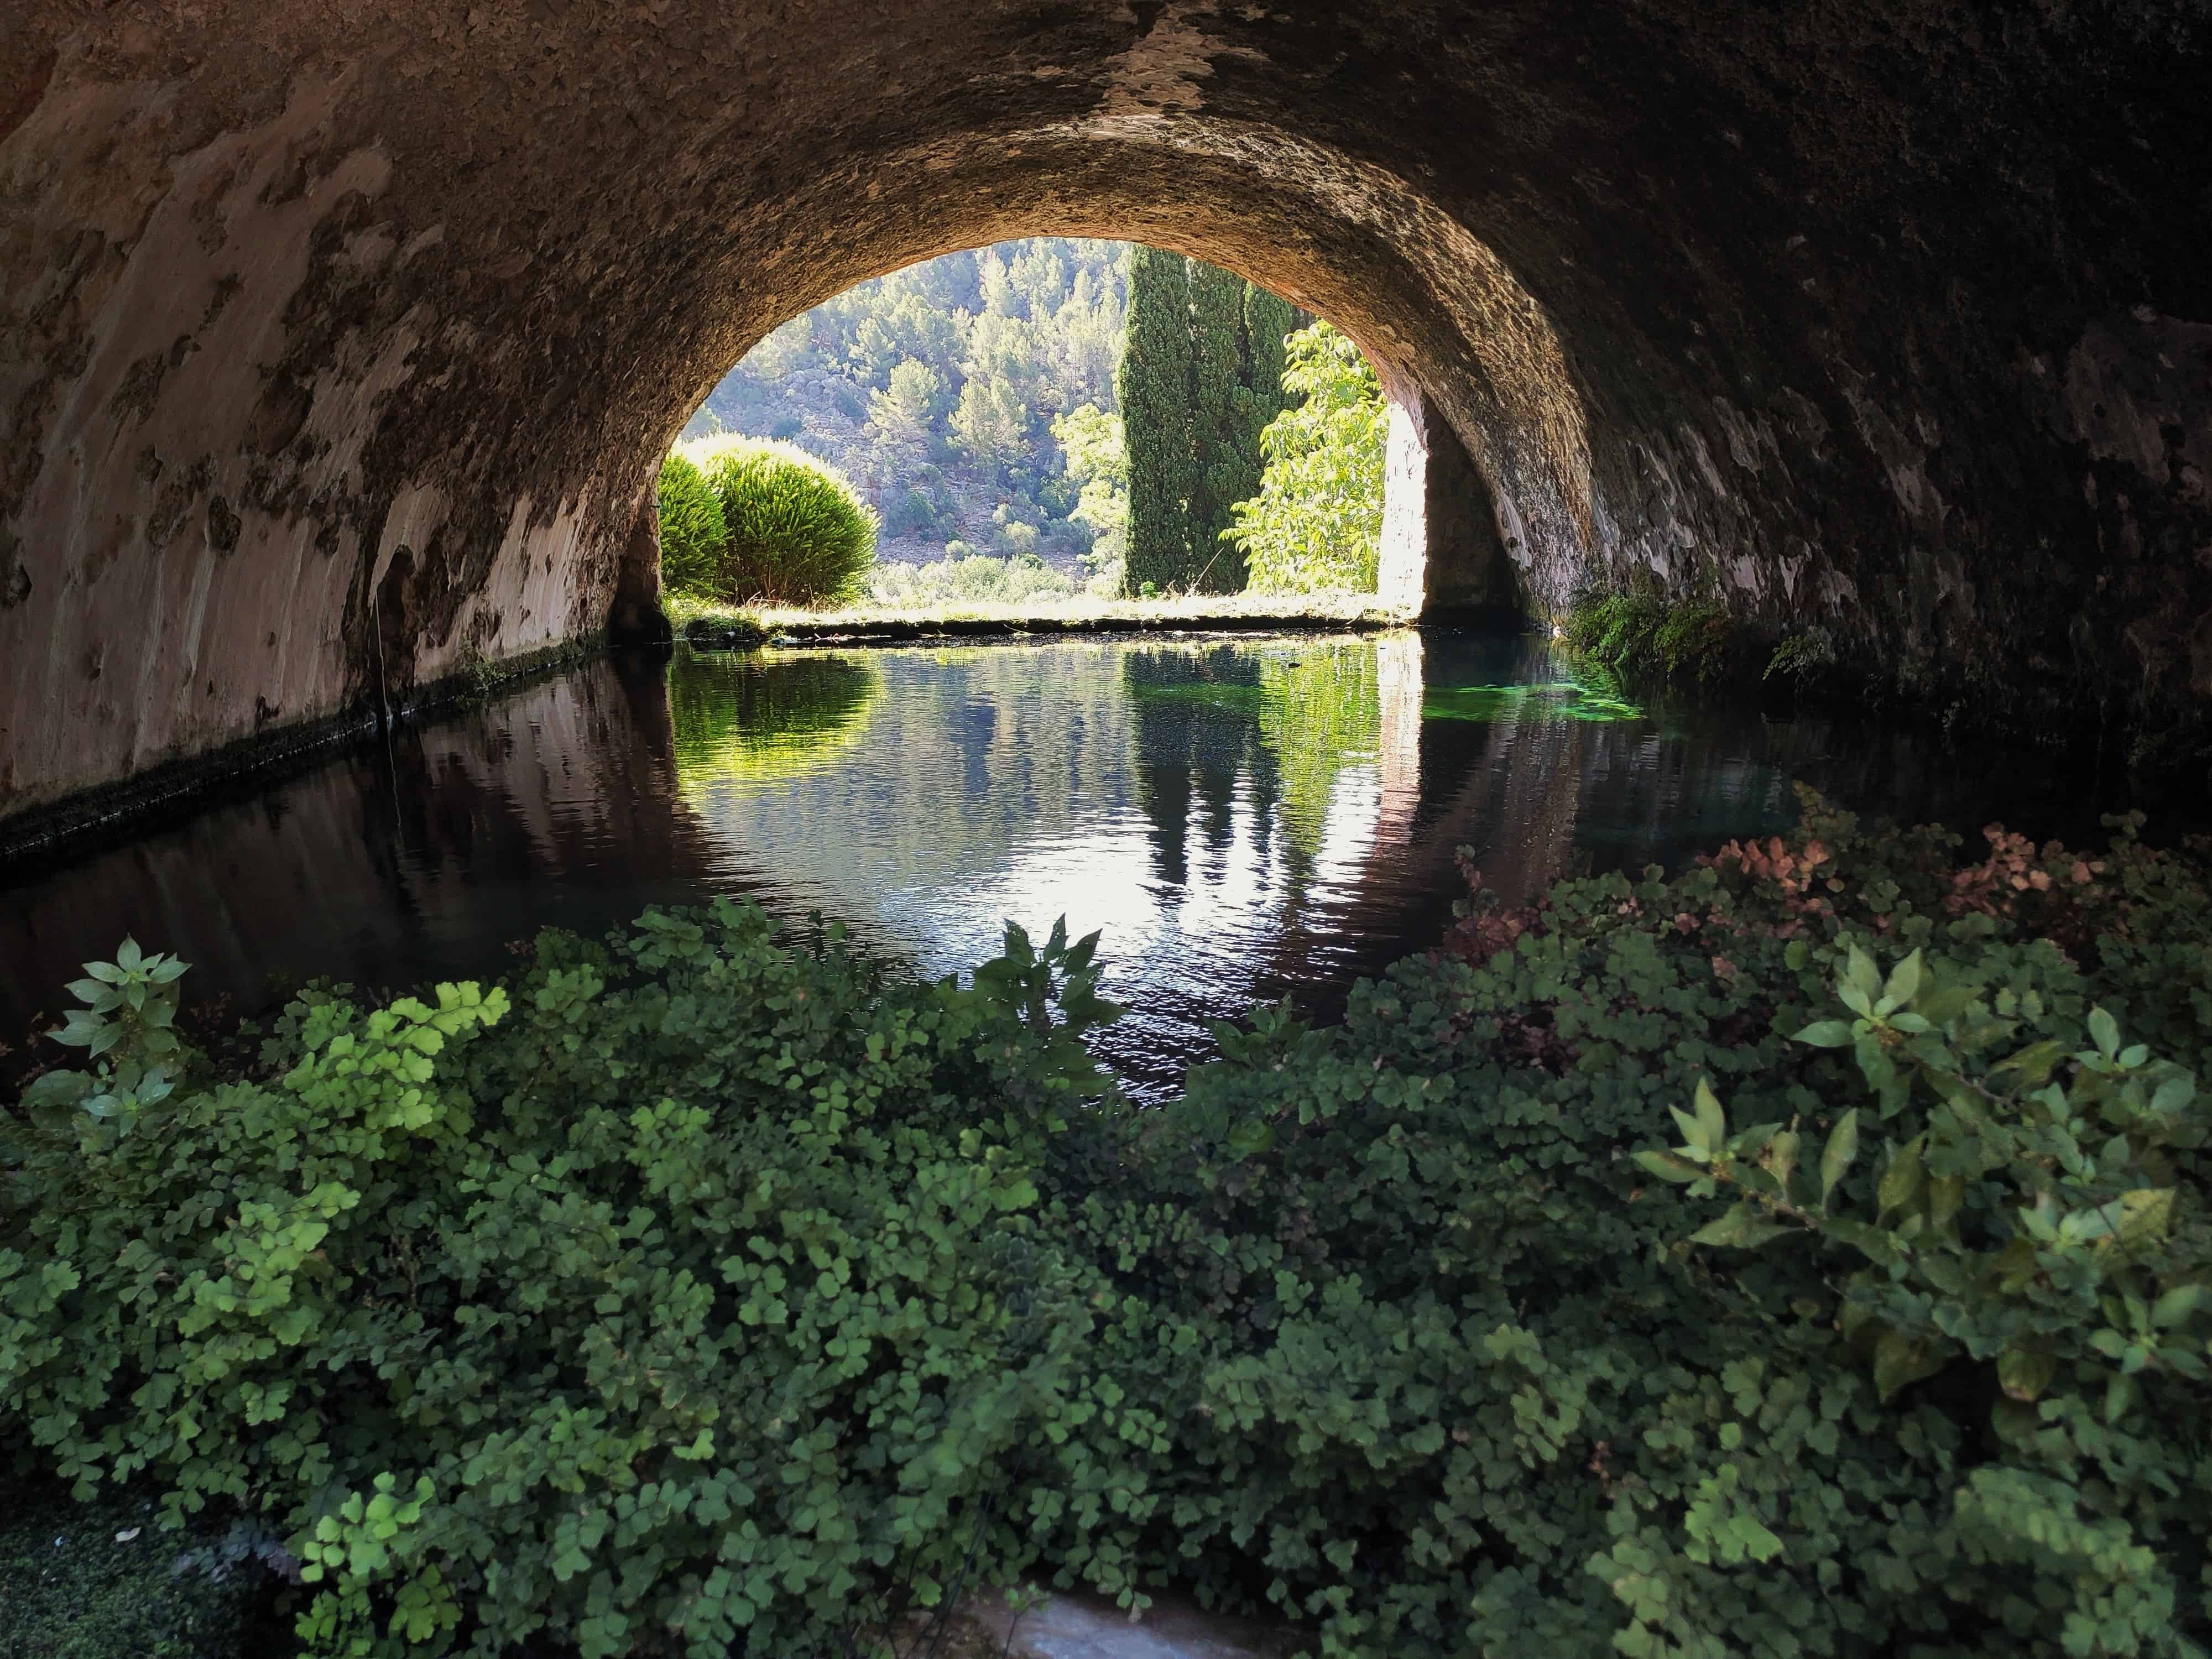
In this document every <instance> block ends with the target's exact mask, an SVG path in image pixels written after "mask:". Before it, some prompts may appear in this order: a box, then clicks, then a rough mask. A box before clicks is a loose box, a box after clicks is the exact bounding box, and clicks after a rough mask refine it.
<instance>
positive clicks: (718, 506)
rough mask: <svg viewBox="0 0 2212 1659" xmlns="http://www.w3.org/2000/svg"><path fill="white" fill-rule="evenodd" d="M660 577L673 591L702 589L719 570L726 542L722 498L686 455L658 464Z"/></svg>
mask: <svg viewBox="0 0 2212 1659" xmlns="http://www.w3.org/2000/svg"><path fill="white" fill-rule="evenodd" d="M659 500H660V576H661V580H662V582H663V583H664V584H665V586H666V587H667V588H668V590H669V592H671V593H706V592H712V591H713V589H714V583H715V581H716V580H717V579H718V578H719V577H720V574H721V570H722V555H723V553H724V551H725V550H726V549H727V548H728V546H729V542H730V532H729V526H727V525H726V524H725V523H724V522H723V520H722V501H721V497H720V496H719V495H716V494H715V493H714V488H713V486H711V485H710V484H708V482H707V477H706V474H704V473H703V472H702V471H700V470H699V469H698V467H697V466H696V465H694V464H693V463H692V461H691V460H690V458H688V457H687V456H684V455H682V454H678V453H672V452H671V453H670V454H669V456H668V457H667V459H665V460H663V461H662V462H661V464H660V495H659Z"/></svg>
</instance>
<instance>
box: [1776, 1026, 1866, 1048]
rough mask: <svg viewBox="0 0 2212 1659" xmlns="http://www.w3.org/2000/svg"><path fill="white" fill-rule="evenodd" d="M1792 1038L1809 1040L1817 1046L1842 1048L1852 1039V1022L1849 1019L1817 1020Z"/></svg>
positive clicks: (1793, 1039)
mask: <svg viewBox="0 0 2212 1659" xmlns="http://www.w3.org/2000/svg"><path fill="white" fill-rule="evenodd" d="M1850 1040H1851V1023H1850V1021H1849V1020H1847V1019H1820V1020H1815V1021H1814V1022H1813V1024H1810V1025H1808V1026H1807V1027H1806V1028H1805V1029H1804V1030H1802V1031H1800V1032H1798V1033H1797V1035H1796V1036H1794V1037H1792V1038H1790V1041H1791V1042H1809V1043H1811V1044H1812V1045H1813V1046H1814V1048H1842V1047H1843V1046H1844V1044H1845V1043H1847V1042H1850Z"/></svg>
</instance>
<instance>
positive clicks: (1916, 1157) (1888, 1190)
mask: <svg viewBox="0 0 2212 1659" xmlns="http://www.w3.org/2000/svg"><path fill="white" fill-rule="evenodd" d="M1927 1142H1928V1137H1927V1136H1926V1135H1924V1134H1917V1135H1915V1136H1913V1137H1912V1139H1910V1140H1908V1141H1906V1142H1905V1144H1904V1145H1903V1146H1899V1148H1898V1149H1897V1150H1896V1151H1895V1152H1892V1153H1891V1154H1890V1157H1889V1167H1888V1168H1887V1169H1886V1170H1883V1171H1882V1172H1881V1183H1880V1184H1879V1185H1878V1186H1877V1187H1876V1188H1875V1204H1876V1205H1877V1206H1879V1207H1880V1208H1881V1211H1882V1212H1884V1213H1887V1212H1889V1211H1892V1210H1901V1209H1903V1208H1904V1207H1905V1206H1906V1205H1908V1204H1910V1203H1911V1202H1912V1200H1914V1199H1916V1198H1917V1197H1918V1196H1919V1195H1920V1188H1921V1183H1922V1182H1923V1180H1924V1179H1925V1177H1926V1176H1927V1172H1928V1171H1927V1165H1926V1164H1924V1163H1923V1161H1922V1156H1921V1155H1922V1153H1923V1151H1924V1150H1925V1148H1926V1146H1927Z"/></svg>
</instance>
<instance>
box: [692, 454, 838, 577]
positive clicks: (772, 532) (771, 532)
mask: <svg viewBox="0 0 2212 1659" xmlns="http://www.w3.org/2000/svg"><path fill="white" fill-rule="evenodd" d="M683 453H684V456H685V457H686V459H690V461H691V462H692V463H693V464H694V465H696V466H697V467H698V468H699V470H700V471H701V473H702V475H703V476H704V477H705V479H706V482H707V483H708V487H709V488H711V489H713V491H714V495H715V497H716V499H717V500H718V501H720V505H721V509H722V523H723V526H724V527H725V529H726V532H727V533H728V541H727V543H726V545H725V546H724V549H723V552H722V556H721V562H720V568H719V570H718V572H717V574H716V575H715V577H714V580H713V582H712V584H711V585H710V591H711V592H713V593H714V595H715V596H716V597H718V598H720V599H732V600H738V601H749V600H759V601H762V602H764V603H766V604H769V605H833V604H836V603H837V602H839V601H842V600H845V599H853V598H855V597H857V596H858V595H859V593H860V591H861V588H862V586H863V584H864V583H865V582H866V578H867V573H868V567H869V566H870V565H872V563H873V562H875V556H876V515H875V513H873V512H872V511H871V510H870V509H869V507H867V505H866V503H865V502H864V501H861V500H860V495H859V494H858V493H857V492H856V491H855V490H854V488H853V486H852V485H851V484H850V483H848V482H847V481H846V479H845V478H844V477H843V476H842V474H840V473H839V472H838V471H836V468H834V467H832V466H830V465H828V464H827V463H825V462H823V461H820V460H817V459H815V458H814V457H813V456H811V455H810V454H808V453H806V452H805V450H803V449H799V448H795V447H793V446H791V445H789V444H785V443H778V442H776V441H773V440H763V439H758V438H742V437H734V436H725V437H715V438H705V439H702V440H700V441H697V442H696V443H691V444H686V445H685V446H684V450H683Z"/></svg>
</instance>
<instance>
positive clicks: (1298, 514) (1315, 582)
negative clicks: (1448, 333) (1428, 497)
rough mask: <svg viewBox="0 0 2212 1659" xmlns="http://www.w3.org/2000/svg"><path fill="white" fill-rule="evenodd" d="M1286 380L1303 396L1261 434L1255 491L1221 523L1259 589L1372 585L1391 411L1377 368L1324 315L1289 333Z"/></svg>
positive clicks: (1368, 588)
mask: <svg viewBox="0 0 2212 1659" xmlns="http://www.w3.org/2000/svg"><path fill="white" fill-rule="evenodd" d="M1287 356H1288V362H1289V367H1288V368H1285V370H1284V371H1283V388H1284V391H1285V392H1286V393H1289V394H1291V396H1293V397H1294V398H1297V400H1298V401H1297V402H1295V403H1293V404H1291V407H1289V408H1288V409H1286V410H1285V411H1284V412H1283V413H1282V414H1280V415H1279V416H1276V417H1275V418H1274V419H1273V421H1271V422H1269V423H1268V425H1267V429H1266V430H1265V431H1264V432H1262V433H1261V435H1260V447H1261V450H1262V451H1263V452H1264V453H1265V454H1266V457H1267V470H1266V471H1265V472H1264V473H1263V474H1262V475H1261V481H1260V489H1259V493H1258V495H1255V496H1253V497H1251V498H1250V499H1249V500H1245V501H1238V502H1237V507H1236V521H1235V523H1234V525H1233V526H1231V528H1230V529H1229V530H1227V531H1226V532H1224V533H1225V535H1227V536H1228V537H1229V538H1231V540H1232V541H1234V542H1235V543H1236V544H1237V546H1239V547H1241V548H1242V549H1243V553H1244V557H1245V561H1246V563H1247V564H1248V565H1249V568H1250V571H1251V588H1252V591H1253V592H1257V593H1314V592H1328V591H1337V590H1342V591H1348V592H1360V593H1371V592H1374V591H1375V577H1376V567H1377V565H1378V563H1379V562H1380V559H1381V550H1382V541H1383V453H1384V449H1385V447H1386V440H1387V437H1388V434H1389V412H1388V410H1387V409H1386V408H1385V406H1384V404H1383V389H1382V386H1380V384H1379V383H1378V382H1377V381H1376V378H1375V371H1374V368H1372V367H1371V366H1370V364H1369V363H1368V362H1367V360H1366V358H1365V357H1364V356H1362V355H1361V354H1360V350H1359V348H1358V346H1356V345H1354V344H1353V343H1352V342H1351V341H1350V340H1349V339H1347V338H1346V337H1345V336H1344V335H1342V334H1340V333H1339V332H1338V331H1336V330H1335V329H1334V328H1332V327H1331V326H1330V325H1328V324H1327V323H1316V324H1314V325H1311V326H1310V327H1309V328H1304V329H1301V330H1300V331H1298V332H1297V333H1296V334H1293V335H1291V337H1290V339H1289V342H1288V345H1287Z"/></svg>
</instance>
